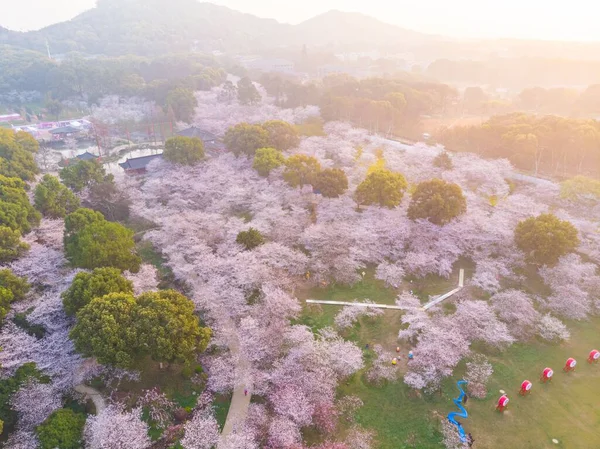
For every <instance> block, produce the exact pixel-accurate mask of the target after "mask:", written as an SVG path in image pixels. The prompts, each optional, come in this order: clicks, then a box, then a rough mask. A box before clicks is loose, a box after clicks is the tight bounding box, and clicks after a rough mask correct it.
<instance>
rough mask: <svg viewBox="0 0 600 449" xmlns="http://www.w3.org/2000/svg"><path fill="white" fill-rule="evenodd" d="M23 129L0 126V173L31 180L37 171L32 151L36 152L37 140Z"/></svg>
mask: <svg viewBox="0 0 600 449" xmlns="http://www.w3.org/2000/svg"><path fill="white" fill-rule="evenodd" d="M23 134H25V133H24V132H23V131H19V132H14V131H13V130H11V129H5V128H0V175H2V176H6V177H9V178H12V177H15V178H21V179H23V180H24V181H31V180H33V179H34V178H35V175H36V174H37V173H38V168H37V165H36V164H35V160H34V158H33V153H35V152H37V149H38V145H37V142H35V141H32V139H31V136H29V137H26V136H24V135H23Z"/></svg>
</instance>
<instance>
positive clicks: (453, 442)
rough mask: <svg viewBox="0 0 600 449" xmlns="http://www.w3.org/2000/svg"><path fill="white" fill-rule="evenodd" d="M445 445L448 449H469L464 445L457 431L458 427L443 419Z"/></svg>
mask: <svg viewBox="0 0 600 449" xmlns="http://www.w3.org/2000/svg"><path fill="white" fill-rule="evenodd" d="M442 435H443V438H444V439H443V443H444V446H445V447H446V449H468V445H467V443H463V442H462V441H461V439H460V435H459V434H458V430H456V426H455V425H454V424H452V423H450V421H448V420H447V419H445V418H443V419H442Z"/></svg>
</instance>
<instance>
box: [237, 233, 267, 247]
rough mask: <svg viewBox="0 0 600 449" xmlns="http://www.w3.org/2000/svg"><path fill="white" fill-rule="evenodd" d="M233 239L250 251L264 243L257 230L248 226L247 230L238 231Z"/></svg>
mask: <svg viewBox="0 0 600 449" xmlns="http://www.w3.org/2000/svg"><path fill="white" fill-rule="evenodd" d="M235 241H236V242H237V243H239V244H240V245H243V246H244V247H245V248H246V249H247V250H248V251H250V250H252V249H254V248H256V247H257V246H260V245H262V244H263V243H265V238H264V237H263V235H262V234H261V233H260V231H259V230H257V229H254V228H250V229H248V230H247V231H242V232H240V233H239V234H238V235H237V238H236V239H235Z"/></svg>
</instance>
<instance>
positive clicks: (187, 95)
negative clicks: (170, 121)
mask: <svg viewBox="0 0 600 449" xmlns="http://www.w3.org/2000/svg"><path fill="white" fill-rule="evenodd" d="M166 106H167V108H169V107H170V108H172V109H173V112H175V118H176V119H177V120H178V121H181V122H186V123H191V121H192V118H193V117H194V110H195V109H196V106H198V100H196V97H195V96H194V92H193V91H192V90H190V89H186V88H183V87H176V88H175V89H172V90H171V91H169V93H168V94H167V102H166Z"/></svg>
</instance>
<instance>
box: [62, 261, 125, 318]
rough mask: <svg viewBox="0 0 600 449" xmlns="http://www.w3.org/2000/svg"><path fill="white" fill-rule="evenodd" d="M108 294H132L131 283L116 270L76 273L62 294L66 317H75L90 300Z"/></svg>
mask: <svg viewBox="0 0 600 449" xmlns="http://www.w3.org/2000/svg"><path fill="white" fill-rule="evenodd" d="M109 293H133V283H132V282H131V281H129V280H127V279H125V278H124V277H123V275H122V274H121V271H120V270H119V269H117V268H96V269H95V270H94V271H93V272H92V273H85V272H83V273H77V275H76V276H75V279H73V282H72V283H71V286H70V287H69V288H68V289H67V290H66V291H65V292H63V294H62V301H63V307H64V309H65V312H66V314H67V315H75V314H76V313H77V312H78V311H79V310H80V309H81V308H82V307H85V306H86V305H88V304H89V303H90V302H91V301H92V299H94V298H101V297H102V296H105V295H108V294H109Z"/></svg>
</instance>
